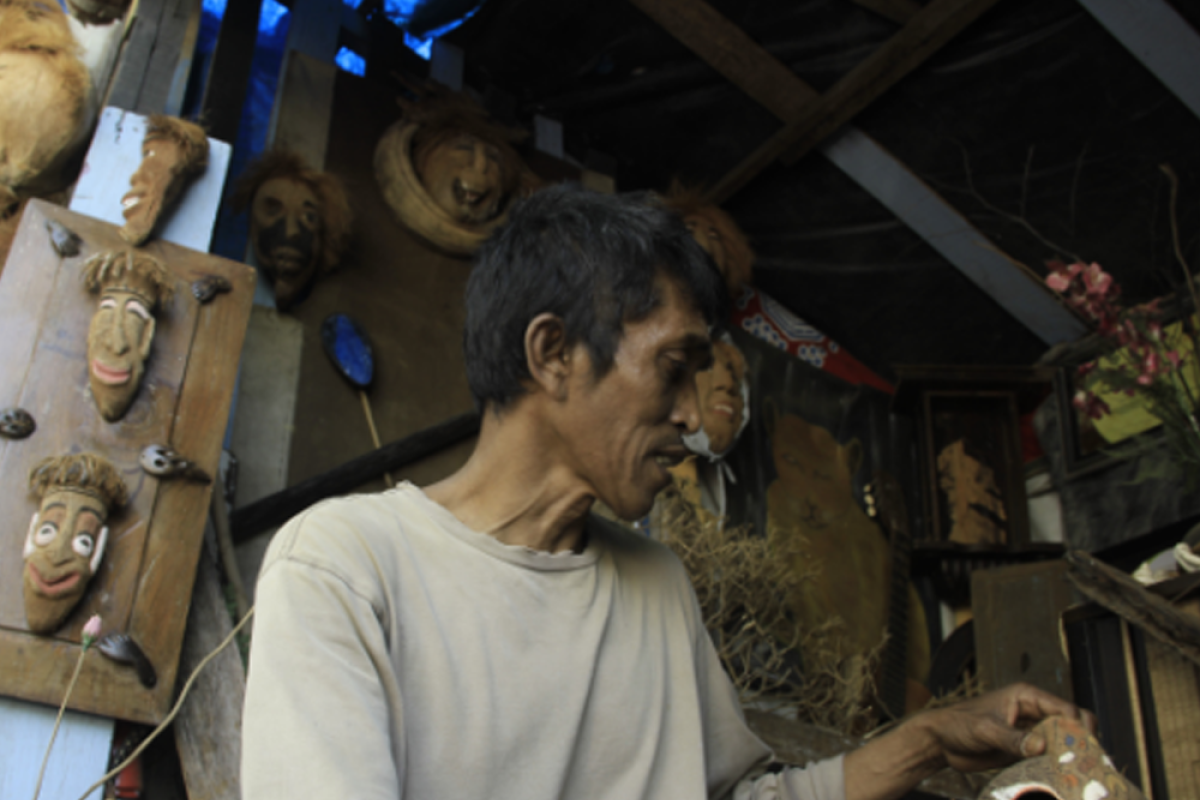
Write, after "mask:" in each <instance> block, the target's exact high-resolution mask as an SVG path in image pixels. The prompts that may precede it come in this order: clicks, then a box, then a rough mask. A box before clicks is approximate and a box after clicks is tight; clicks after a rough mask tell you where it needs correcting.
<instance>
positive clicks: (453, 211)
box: [417, 133, 504, 225]
mask: <svg viewBox="0 0 1200 800" xmlns="http://www.w3.org/2000/svg"><path fill="white" fill-rule="evenodd" d="M417 169H418V173H419V174H420V176H421V183H422V184H423V185H424V186H425V190H426V191H428V192H429V195H430V197H432V198H433V201H434V202H435V203H437V204H438V205H439V206H440V207H441V208H442V209H444V210H445V211H446V213H448V214H449V215H450V216H451V217H453V218H454V219H455V220H457V221H458V222H465V223H467V224H472V225H476V224H481V223H484V222H487V221H488V220H490V219H492V218H494V217H495V216H496V215H497V214H498V213H500V203H501V201H502V200H503V199H504V198H503V196H502V195H503V188H504V187H503V175H502V173H501V169H500V149H499V148H498V147H496V146H495V145H493V144H489V143H487V142H485V141H483V140H482V139H479V138H478V137H475V136H472V135H471V134H469V133H458V134H455V135H454V136H451V137H450V138H448V139H446V140H445V141H444V142H442V143H441V144H439V145H437V146H436V147H434V148H433V149H432V150H431V151H430V152H429V154H428V155H426V156H425V158H424V160H423V163H422V164H419V165H418V167H417Z"/></svg>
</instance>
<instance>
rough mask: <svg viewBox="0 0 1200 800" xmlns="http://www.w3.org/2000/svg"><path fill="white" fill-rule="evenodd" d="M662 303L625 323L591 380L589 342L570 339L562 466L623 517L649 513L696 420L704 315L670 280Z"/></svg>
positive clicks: (704, 352) (707, 348)
mask: <svg viewBox="0 0 1200 800" xmlns="http://www.w3.org/2000/svg"><path fill="white" fill-rule="evenodd" d="M659 291H660V292H661V295H662V298H663V302H662V304H661V305H660V306H659V307H658V308H657V309H656V310H655V311H654V312H653V313H651V314H650V316H649V317H647V318H646V319H643V320H640V321H637V322H630V323H627V324H626V325H625V329H624V336H623V337H622V338H621V342H620V345H619V346H618V348H617V352H616V355H615V358H614V363H613V366H612V369H610V370H609V371H608V372H607V373H606V374H605V375H604V377H602V378H600V379H599V380H597V379H596V378H595V373H594V370H593V369H592V362H591V359H590V357H589V356H588V352H587V348H586V347H585V346H584V345H583V344H577V345H575V346H574V347H573V348H572V350H571V351H570V358H571V360H572V361H578V363H579V364H580V366H581V369H576V370H573V371H572V373H571V377H570V379H569V382H568V386H567V399H566V401H565V403H564V404H563V406H564V411H563V413H564V414H565V416H566V420H565V423H564V424H563V426H562V428H561V429H560V430H561V431H562V434H563V436H564V438H565V439H566V440H567V441H568V443H569V446H570V452H571V454H572V456H571V458H572V459H573V463H570V464H569V465H568V466H569V467H570V468H571V469H572V470H573V472H574V473H575V474H576V475H578V476H580V477H581V478H583V479H584V480H585V481H587V482H588V483H589V484H590V486H591V489H592V491H593V492H594V493H595V494H596V496H597V497H599V498H600V499H601V500H603V501H604V502H605V503H606V504H607V505H608V506H609V507H610V508H612V510H613V511H614V512H616V514H617V515H618V516H620V517H621V518H622V519H629V520H632V519H638V518H640V517H642V516H644V515H645V514H647V513H648V512H649V511H650V507H651V506H652V505H653V504H654V496H655V495H656V494H658V492H659V491H660V490H661V489H663V488H665V487H666V486H667V485H668V484H669V483H670V482H671V475H670V473H668V472H667V468H668V467H670V466H673V465H675V464H678V463H679V462H680V461H681V460H682V459H683V458H685V457H686V456H687V455H688V451H687V449H686V448H684V446H683V441H682V437H683V434H685V433H694V432H695V431H696V430H697V429H698V428H699V425H700V410H699V403H698V401H697V395H696V372H697V371H698V370H699V369H701V368H702V367H704V366H706V365H707V363H708V362H709V359H710V358H711V345H710V342H709V338H708V332H707V328H706V326H705V323H704V319H703V317H702V316H701V315H700V312H699V311H697V310H696V309H695V308H694V307H693V305H692V304H691V303H690V302H688V301H687V299H686V297H685V296H684V295H683V293H682V292H681V290H680V289H679V287H678V286H677V285H676V283H675V282H674V281H669V280H660V282H659Z"/></svg>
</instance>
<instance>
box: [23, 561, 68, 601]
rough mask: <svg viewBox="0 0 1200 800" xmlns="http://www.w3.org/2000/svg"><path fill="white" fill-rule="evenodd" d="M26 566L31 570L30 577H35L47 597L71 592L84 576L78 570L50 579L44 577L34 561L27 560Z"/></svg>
mask: <svg viewBox="0 0 1200 800" xmlns="http://www.w3.org/2000/svg"><path fill="white" fill-rule="evenodd" d="M25 566H26V568H27V569H28V570H29V577H31V578H33V583H34V585H35V586H37V587H38V591H40V592H41V593H42V594H44V595H46V596H47V597H53V596H55V595H59V594H64V593H65V592H69V591H70V590H71V589H73V588H75V584H77V583H79V580H80V578H81V577H82V576H81V575H80V574H79V573H78V572H68V573H67V574H66V575H64V576H62V577H61V578H57V579H56V580H52V581H48V580H46V579H45V578H43V577H42V573H40V572H38V568H37V567H35V566H34V565H33V564H32V563H29V562H26V564H25Z"/></svg>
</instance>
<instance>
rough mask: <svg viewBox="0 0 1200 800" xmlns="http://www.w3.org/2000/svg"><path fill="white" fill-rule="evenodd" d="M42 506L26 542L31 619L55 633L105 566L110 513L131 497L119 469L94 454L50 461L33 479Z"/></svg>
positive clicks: (40, 628)
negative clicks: (101, 564)
mask: <svg viewBox="0 0 1200 800" xmlns="http://www.w3.org/2000/svg"><path fill="white" fill-rule="evenodd" d="M30 483H31V485H32V488H33V490H34V491H35V493H37V494H40V495H41V505H40V507H39V508H38V511H37V513H36V514H34V515H33V519H32V520H31V521H30V523H29V533H28V534H27V535H26V538H25V552H24V557H25V569H24V571H23V589H24V597H25V621H26V623H27V624H28V625H29V629H30V630H31V631H33V632H34V633H52V632H54V631H55V630H57V629H58V628H59V627H60V626H61V625H62V624H63V621H64V620H66V618H67V616H68V615H69V614H70V613H71V610H72V609H74V608H75V606H76V605H77V604H78V603H79V600H80V598H82V597H83V594H84V592H85V591H86V590H87V586H88V582H89V581H90V580H91V579H92V576H93V575H95V574H96V571H97V570H98V569H99V567H100V561H101V559H102V558H103V557H104V550H105V546H106V545H107V543H108V527H107V525H106V522H107V521H108V518H109V515H110V514H111V513H112V512H114V511H115V510H116V508H117V507H118V506H120V505H123V504H124V503H125V501H126V499H127V495H126V489H125V484H124V482H123V481H122V480H121V477H120V474H119V473H118V472H117V470H116V468H115V467H113V466H112V464H110V463H109V462H108V461H106V460H104V459H102V458H100V457H99V456H95V455H92V454H90V453H84V454H82V455H74V456H63V457H59V458H50V459H46V461H44V462H42V464H40V465H39V466H38V467H36V468H35V469H34V471H33V473H32V475H31V476H30Z"/></svg>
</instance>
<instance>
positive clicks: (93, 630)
mask: <svg viewBox="0 0 1200 800" xmlns="http://www.w3.org/2000/svg"><path fill="white" fill-rule="evenodd" d="M101 626H102V623H101V622H100V615H99V614H92V618H91V619H89V620H88V621H87V622H86V623H84V626H83V646H84V647H85V648H86V647H87V646H88V645H90V644H91V643H92V642H94V641H96V639H97V638H98V637H99V636H100V631H101V629H102V628H101Z"/></svg>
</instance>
